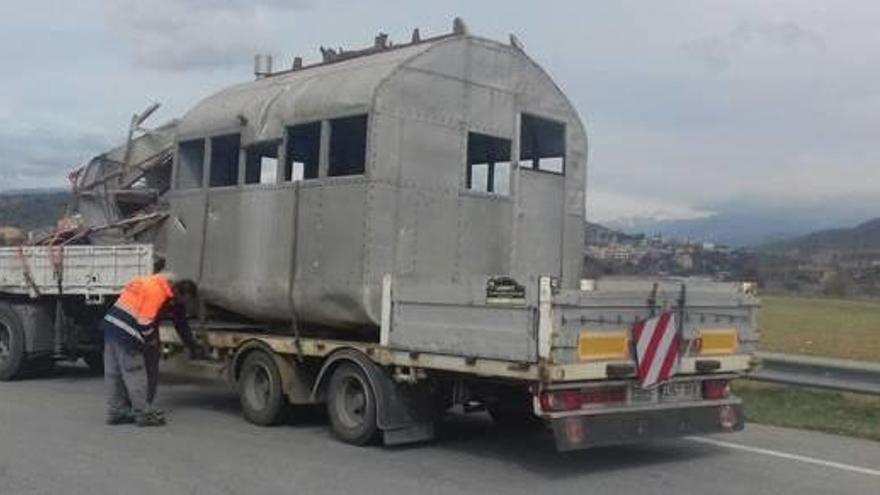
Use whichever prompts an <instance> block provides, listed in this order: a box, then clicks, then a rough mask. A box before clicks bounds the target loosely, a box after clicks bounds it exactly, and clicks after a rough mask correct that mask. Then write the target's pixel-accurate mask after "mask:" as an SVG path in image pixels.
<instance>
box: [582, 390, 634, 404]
mask: <svg viewBox="0 0 880 495" xmlns="http://www.w3.org/2000/svg"><path fill="white" fill-rule="evenodd" d="M583 395H584V404H608V403H612V402H626V389H625V388H598V389H593V390H585V391H584V394H583Z"/></svg>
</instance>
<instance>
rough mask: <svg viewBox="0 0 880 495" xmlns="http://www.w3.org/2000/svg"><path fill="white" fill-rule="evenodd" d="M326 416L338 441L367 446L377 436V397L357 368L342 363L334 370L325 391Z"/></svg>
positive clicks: (365, 377)
mask: <svg viewBox="0 0 880 495" xmlns="http://www.w3.org/2000/svg"><path fill="white" fill-rule="evenodd" d="M327 416H328V417H329V418H330V428H331V429H332V431H333V434H334V435H335V436H336V438H338V439H339V440H342V441H343V442H345V443H349V444H352V445H366V444H368V443H371V442H372V441H374V440H375V439H376V438H377V436H378V432H379V428H378V426H377V424H376V393H375V392H374V391H373V388H372V386H370V381H369V379H367V376H366V374H365V373H364V372H363V370H361V369H360V368H359V367H358V366H357V365H355V364H352V363H348V362H346V363H342V364H340V365H339V366H337V367H336V369H334V370H333V375H331V377H330V384H329V385H328V388H327Z"/></svg>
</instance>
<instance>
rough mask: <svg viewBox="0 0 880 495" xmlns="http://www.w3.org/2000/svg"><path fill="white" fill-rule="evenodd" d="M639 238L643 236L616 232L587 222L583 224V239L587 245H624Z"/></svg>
mask: <svg viewBox="0 0 880 495" xmlns="http://www.w3.org/2000/svg"><path fill="white" fill-rule="evenodd" d="M641 237H643V236H641V235H630V234H625V233H623V232H620V231H618V230H614V229H611V228H609V227H606V226H604V225H601V224H598V223H594V222H589V221H588V222H585V223H584V239H586V241H587V244H592V245H602V244H610V243H624V242H630V241H634V240H636V239H639V238H641Z"/></svg>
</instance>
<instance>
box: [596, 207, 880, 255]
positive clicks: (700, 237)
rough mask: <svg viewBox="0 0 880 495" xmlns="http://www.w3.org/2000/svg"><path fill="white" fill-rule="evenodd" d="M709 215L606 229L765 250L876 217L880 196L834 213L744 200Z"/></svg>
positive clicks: (627, 222)
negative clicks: (791, 240) (755, 247)
mask: <svg viewBox="0 0 880 495" xmlns="http://www.w3.org/2000/svg"><path fill="white" fill-rule="evenodd" d="M707 210H709V211H713V212H714V214H712V215H709V216H706V217H702V218H693V219H681V220H668V219H666V220H663V219H653V218H650V217H646V218H629V219H618V220H614V221H610V222H605V225H608V226H609V227H611V228H614V229H618V230H622V231H624V232H627V233H638V232H644V233H646V234H648V235H652V234H662V235H663V238H665V239H670V238H671V239H680V240H684V239H689V240H693V241H705V242H714V243H716V244H724V245H728V246H732V247H745V246H764V245H769V244H775V243H780V242H785V241H787V240H789V239H795V238H800V237H802V236H806V235H809V234H810V233H812V232H818V231H820V230H825V229H838V228H839V227H840V226H841V225H855V224H857V223H859V222H863V221H865V219H868V218H873V217H876V216H877V212H878V211H880V196H878V197H877V198H865V197H854V198H851V199H847V200H836V201H835V202H834V208H829V207H828V204H827V203H821V202H817V203H816V204H810V205H796V204H792V205H780V204H768V203H762V202H760V201H757V200H755V201H750V200H749V199H748V198H744V199H742V200H741V201H738V202H729V203H726V204H722V205H718V206H717V207H708V208H707Z"/></svg>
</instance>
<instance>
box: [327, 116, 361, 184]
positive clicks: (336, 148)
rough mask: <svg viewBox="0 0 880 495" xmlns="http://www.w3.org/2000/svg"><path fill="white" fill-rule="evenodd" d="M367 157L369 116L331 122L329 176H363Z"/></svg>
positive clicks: (345, 118)
mask: <svg viewBox="0 0 880 495" xmlns="http://www.w3.org/2000/svg"><path fill="white" fill-rule="evenodd" d="M366 157H367V116H366V115H357V116H355V117H343V118H340V119H333V120H331V121H330V163H329V168H328V170H327V175H328V176H330V177H337V176H342V175H361V174H363V173H364V168H365V164H366V161H367V160H366Z"/></svg>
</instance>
